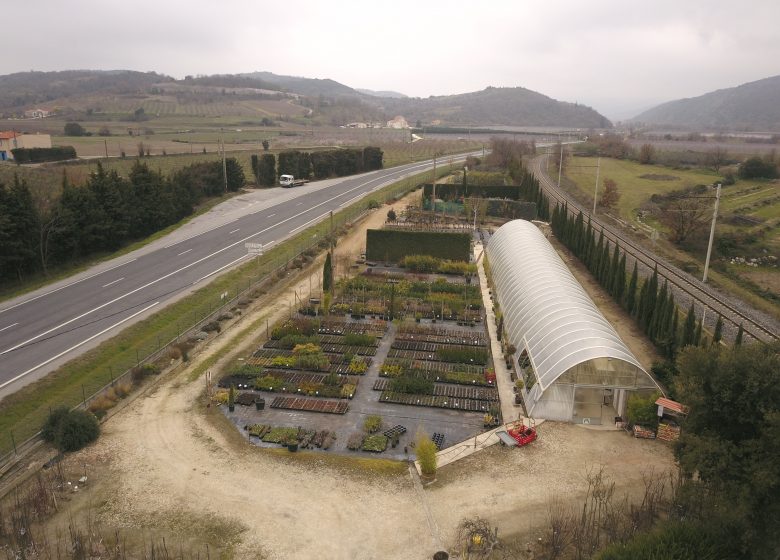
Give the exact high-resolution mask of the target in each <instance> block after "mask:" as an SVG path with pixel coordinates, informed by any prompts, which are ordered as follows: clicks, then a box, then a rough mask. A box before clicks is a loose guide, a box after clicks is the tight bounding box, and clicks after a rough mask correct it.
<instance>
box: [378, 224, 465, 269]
mask: <svg viewBox="0 0 780 560" xmlns="http://www.w3.org/2000/svg"><path fill="white" fill-rule="evenodd" d="M470 254H471V235H470V234H468V233H441V232H432V231H403V230H392V229H369V230H368V231H367V232H366V258H367V259H368V260H373V261H387V262H396V263H397V262H401V260H403V259H404V257H406V256H408V255H429V256H432V257H436V258H439V259H447V260H451V261H466V262H468V261H469V256H470Z"/></svg>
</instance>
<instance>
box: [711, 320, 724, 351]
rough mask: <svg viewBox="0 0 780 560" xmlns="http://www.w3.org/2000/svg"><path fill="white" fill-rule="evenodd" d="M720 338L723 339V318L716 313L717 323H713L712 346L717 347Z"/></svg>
mask: <svg viewBox="0 0 780 560" xmlns="http://www.w3.org/2000/svg"><path fill="white" fill-rule="evenodd" d="M721 338H723V317H721V315H720V313H718V322H717V323H715V333H714V334H713V335H712V345H713V346H716V345H718V344H719V343H720V339H721Z"/></svg>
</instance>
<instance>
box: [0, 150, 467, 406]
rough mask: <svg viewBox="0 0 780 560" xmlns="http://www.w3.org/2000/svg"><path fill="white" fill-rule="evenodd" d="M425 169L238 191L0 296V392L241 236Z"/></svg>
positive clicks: (124, 316)
mask: <svg viewBox="0 0 780 560" xmlns="http://www.w3.org/2000/svg"><path fill="white" fill-rule="evenodd" d="M464 157H465V156H459V157H455V158H453V161H454V162H457V161H462V160H463V159H464ZM449 160H450V158H447V160H446V162H447V163H449ZM441 163H442V161H441V160H440V164H441ZM431 167H432V162H430V161H426V162H421V163H416V164H409V165H404V166H400V167H394V168H391V169H384V170H380V171H374V172H370V173H365V174H361V175H356V176H352V177H347V178H340V179H331V180H327V181H319V182H316V183H310V184H308V185H305V186H302V187H295V188H293V189H281V188H276V189H265V190H258V191H254V192H252V193H249V194H246V195H241V196H239V197H236V198H233V199H232V200H230V201H228V202H226V203H223V204H221V205H220V206H218V207H217V208H215V209H214V210H212V211H211V212H209V214H207V215H206V216H203V217H200V218H197V219H196V220H194V221H193V222H191V223H190V224H188V225H187V226H184V227H182V228H180V229H179V230H177V231H176V232H173V233H172V234H170V235H168V236H166V237H165V238H163V239H160V240H157V241H155V242H154V243H152V244H149V245H147V246H146V247H144V248H142V249H139V250H137V251H134V252H133V253H130V254H128V255H124V256H122V257H118V258H116V259H113V260H111V261H109V262H105V263H101V264H100V265H98V266H95V267H93V268H91V269H90V270H88V271H85V272H83V273H80V274H78V275H76V276H74V277H71V278H69V279H67V280H65V281H61V282H58V283H56V284H52V285H50V286H47V287H45V288H42V289H40V290H38V291H36V292H33V293H30V294H26V295H24V296H22V297H19V298H17V299H14V300H11V301H6V302H3V303H2V304H0V398H2V397H4V396H6V395H8V394H10V393H12V392H14V391H16V390H18V389H20V388H21V387H22V386H24V385H26V384H28V383H30V382H32V381H35V380H36V379H39V378H41V377H43V376H45V375H46V374H47V373H50V372H51V371H53V370H55V369H56V368H57V367H59V366H60V365H62V364H63V363H65V362H67V361H69V360H71V359H73V358H75V357H76V356H78V355H79V354H81V353H83V352H86V351H87V350H89V349H90V348H93V347H95V346H97V345H98V344H99V343H100V342H102V341H103V340H106V339H107V338H110V337H111V336H114V335H115V334H116V333H117V332H119V330H120V329H123V328H125V327H127V326H129V325H131V324H133V323H134V322H137V321H139V320H141V319H143V318H145V317H147V316H149V315H151V314H152V313H154V312H156V311H158V310H159V309H161V308H162V307H164V306H165V305H166V304H168V303H171V302H172V301H174V300H175V299H178V298H180V297H183V296H184V295H186V294H188V293H190V292H192V291H193V290H195V289H197V288H199V287H200V286H202V285H203V284H204V283H205V282H207V281H208V280H210V279H212V278H213V277H214V276H215V275H217V274H220V273H222V272H225V271H227V270H229V269H230V268H232V267H234V266H236V265H238V264H240V263H241V262H243V261H244V260H246V259H248V258H249V256H248V254H247V249H246V247H245V243H262V244H263V246H264V247H269V246H272V245H274V244H277V243H279V242H280V241H282V240H284V239H285V238H286V237H289V236H291V235H294V234H296V233H297V232H299V231H300V230H302V229H305V228H306V227H308V226H309V225H311V224H314V223H316V222H317V221H319V220H322V219H324V218H325V217H326V216H328V214H329V213H330V211H332V210H333V211H335V210H338V209H339V208H341V207H343V206H348V205H349V204H351V203H352V202H354V201H355V200H357V199H358V198H360V197H362V196H363V195H365V194H367V193H369V192H371V191H374V190H377V189H379V188H381V187H383V186H385V185H387V184H389V183H392V182H395V181H398V180H399V179H402V178H403V177H406V176H408V175H413V174H415V173H420V172H422V171H425V170H427V169H430V168H431Z"/></svg>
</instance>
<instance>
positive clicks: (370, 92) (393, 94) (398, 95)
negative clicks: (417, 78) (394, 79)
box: [355, 88, 409, 99]
mask: <svg viewBox="0 0 780 560" xmlns="http://www.w3.org/2000/svg"><path fill="white" fill-rule="evenodd" d="M355 89H356V90H357V91H359V92H360V93H363V94H365V95H370V96H371V97H393V98H396V99H406V98H407V97H409V96H408V95H404V94H403V93H398V92H397V91H374V90H373V89H362V88H355Z"/></svg>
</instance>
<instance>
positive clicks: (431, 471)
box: [417, 434, 436, 476]
mask: <svg viewBox="0 0 780 560" xmlns="http://www.w3.org/2000/svg"><path fill="white" fill-rule="evenodd" d="M417 460H418V461H419V462H420V470H421V471H422V473H423V474H424V475H425V476H436V444H435V443H433V442H432V441H431V438H429V437H428V436H426V435H425V434H420V435H419V436H418V437H417Z"/></svg>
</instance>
